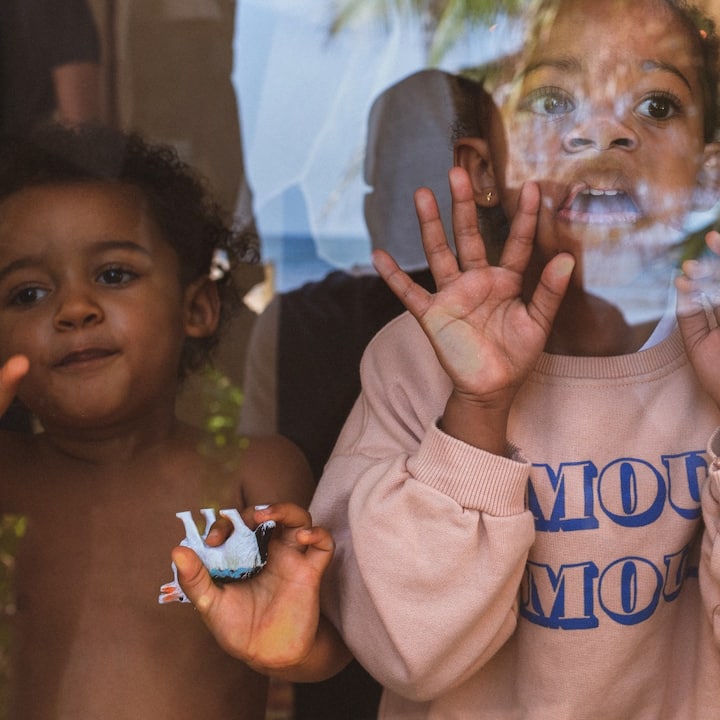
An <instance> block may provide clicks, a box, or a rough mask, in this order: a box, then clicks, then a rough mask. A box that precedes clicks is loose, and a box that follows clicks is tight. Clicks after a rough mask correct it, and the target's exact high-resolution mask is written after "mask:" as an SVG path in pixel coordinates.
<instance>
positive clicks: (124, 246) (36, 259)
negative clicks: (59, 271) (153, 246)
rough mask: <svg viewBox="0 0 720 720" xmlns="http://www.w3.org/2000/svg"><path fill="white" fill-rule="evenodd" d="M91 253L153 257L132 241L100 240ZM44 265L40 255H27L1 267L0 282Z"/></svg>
mask: <svg viewBox="0 0 720 720" xmlns="http://www.w3.org/2000/svg"><path fill="white" fill-rule="evenodd" d="M89 249H90V252H106V251H108V250H127V251H130V252H134V253H138V254H141V255H145V256H147V257H152V254H151V252H150V251H149V250H148V249H147V248H145V247H143V246H142V245H138V244H137V243H134V242H132V241H131V240H98V241H97V242H94V243H91V244H90V245H89ZM42 264H43V258H42V256H40V255H26V256H24V257H21V258H18V259H17V260H13V261H12V262H9V263H8V264H7V265H5V266H4V267H0V282H2V281H3V280H4V279H5V278H6V277H7V276H8V275H10V274H11V273H13V272H15V271H16V270H23V269H25V268H31V267H39V266H40V265H42Z"/></svg>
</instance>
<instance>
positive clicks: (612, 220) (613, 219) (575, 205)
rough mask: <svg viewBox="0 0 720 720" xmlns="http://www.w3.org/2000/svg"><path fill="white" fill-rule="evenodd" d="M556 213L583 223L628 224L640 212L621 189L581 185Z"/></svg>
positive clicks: (572, 221) (638, 218)
mask: <svg viewBox="0 0 720 720" xmlns="http://www.w3.org/2000/svg"><path fill="white" fill-rule="evenodd" d="M558 217H559V218H560V219H562V220H564V221H566V222H571V223H584V224H587V225H632V224H634V223H636V222H638V221H639V220H640V218H641V217H642V215H641V213H640V211H639V210H638V207H637V205H636V204H635V202H634V201H633V199H632V198H631V197H630V195H628V194H627V193H626V192H625V191H624V190H620V189H616V188H594V187H587V186H583V187H581V188H578V189H576V190H574V191H573V192H572V193H571V194H570V196H569V197H568V199H567V200H566V202H565V203H564V204H563V205H562V207H561V208H560V210H559V212H558Z"/></svg>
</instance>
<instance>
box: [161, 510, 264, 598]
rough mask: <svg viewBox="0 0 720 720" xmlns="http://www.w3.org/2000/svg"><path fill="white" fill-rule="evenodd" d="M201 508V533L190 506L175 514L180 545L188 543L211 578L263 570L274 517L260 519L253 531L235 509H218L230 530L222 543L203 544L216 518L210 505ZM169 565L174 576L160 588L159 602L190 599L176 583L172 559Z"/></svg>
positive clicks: (229, 577)
mask: <svg viewBox="0 0 720 720" xmlns="http://www.w3.org/2000/svg"><path fill="white" fill-rule="evenodd" d="M200 512H201V513H202V515H203V517H204V518H205V530H204V534H203V535H200V532H199V531H198V529H197V526H196V525H195V521H194V520H193V517H192V513H191V512H190V511H189V510H185V511H183V512H179V513H177V514H176V515H177V517H178V518H180V520H182V522H183V525H184V526H185V539H184V540H182V542H181V543H180V545H184V546H185V547H189V548H190V549H191V550H193V551H194V552H195V553H196V555H197V556H198V557H199V558H200V560H202V563H203V565H205V567H206V568H207V569H208V572H209V573H210V576H211V577H212V578H213V580H215V581H217V582H232V581H234V580H243V579H245V578H249V577H252V576H253V575H255V574H256V573H258V572H260V570H262V568H263V567H264V565H265V563H266V562H267V555H268V543H269V541H270V535H271V532H272V529H273V528H274V527H275V522H274V521H273V520H269V521H267V522H264V523H261V524H260V525H258V527H257V529H256V530H255V531H254V532H253V531H252V530H250V528H249V527H248V526H247V525H245V523H244V522H243V519H242V517H241V516H240V513H239V512H238V511H237V510H236V509H234V508H231V509H227V510H220V514H221V515H224V516H225V517H226V518H227V519H228V520H230V522H231V523H232V525H233V532H232V534H231V535H230V537H229V538H228V539H227V540H226V541H225V542H224V543H223V544H222V545H220V546H218V547H210V546H209V545H206V544H205V538H207V534H208V532H209V530H210V527H211V526H212V524H213V523H214V522H215V511H214V510H213V509H212V508H204V509H202V510H201V511H200ZM172 568H173V576H174V577H173V580H172V581H171V582H169V583H166V584H165V585H163V586H162V587H161V588H160V595H159V596H158V602H159V603H161V604H165V603H169V602H173V601H176V602H190V600H188V598H187V597H186V596H185V593H183V591H182V588H181V587H180V584H179V583H178V577H177V568H176V567H175V563H173V564H172Z"/></svg>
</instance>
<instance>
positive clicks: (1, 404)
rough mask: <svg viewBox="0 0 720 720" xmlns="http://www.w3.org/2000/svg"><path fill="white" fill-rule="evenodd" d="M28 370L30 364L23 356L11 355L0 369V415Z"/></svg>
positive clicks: (6, 407) (8, 404)
mask: <svg viewBox="0 0 720 720" xmlns="http://www.w3.org/2000/svg"><path fill="white" fill-rule="evenodd" d="M29 369H30V362H29V361H28V359H27V358H26V357H25V356H24V355H13V356H12V357H10V358H8V360H7V362H6V363H5V364H4V365H3V366H2V367H0V415H2V414H3V413H4V412H5V411H6V410H7V409H8V407H9V406H10V403H11V402H12V400H13V398H14V397H15V393H16V392H17V386H18V384H19V383H20V380H22V379H23V377H25V375H26V374H27V371H28V370H29Z"/></svg>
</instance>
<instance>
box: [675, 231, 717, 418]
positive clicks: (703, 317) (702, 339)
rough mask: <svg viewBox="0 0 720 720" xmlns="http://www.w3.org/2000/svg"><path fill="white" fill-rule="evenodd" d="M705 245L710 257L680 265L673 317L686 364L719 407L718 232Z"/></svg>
mask: <svg viewBox="0 0 720 720" xmlns="http://www.w3.org/2000/svg"><path fill="white" fill-rule="evenodd" d="M706 243H707V245H708V247H709V248H710V250H711V251H712V253H713V254H712V255H711V256H710V257H706V258H703V259H702V260H688V261H687V262H685V263H683V267H682V270H683V273H682V275H680V276H679V277H678V278H677V280H676V283H675V284H676V286H677V289H678V304H677V316H678V324H679V326H680V332H681V333H682V336H683V340H684V342H685V349H686V351H687V354H688V357H689V358H690V362H691V363H692V366H693V368H694V369H695V372H696V374H697V376H698V378H699V380H700V382H701V383H702V385H703V387H704V388H705V391H706V392H707V393H708V395H710V397H712V398H713V400H714V401H715V403H716V404H717V405H718V407H720V372H718V360H719V359H720V327H719V325H720V257H718V256H720V233H718V232H716V231H712V232H709V233H708V234H707V237H706ZM713 317H714V320H713Z"/></svg>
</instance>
